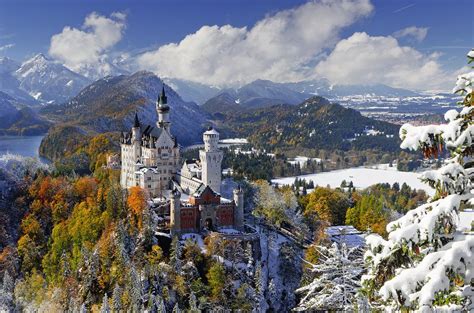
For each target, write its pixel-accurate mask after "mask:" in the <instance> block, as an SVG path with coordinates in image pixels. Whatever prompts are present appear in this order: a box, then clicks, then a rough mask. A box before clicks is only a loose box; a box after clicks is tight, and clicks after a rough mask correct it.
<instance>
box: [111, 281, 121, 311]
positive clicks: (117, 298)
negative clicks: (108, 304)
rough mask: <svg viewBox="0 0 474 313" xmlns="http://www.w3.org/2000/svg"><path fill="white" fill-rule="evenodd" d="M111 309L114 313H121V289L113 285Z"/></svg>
mask: <svg viewBox="0 0 474 313" xmlns="http://www.w3.org/2000/svg"><path fill="white" fill-rule="evenodd" d="M112 308H113V310H114V312H120V311H122V309H123V307H122V289H121V288H120V286H119V285H118V284H115V287H114V291H113V293H112Z"/></svg>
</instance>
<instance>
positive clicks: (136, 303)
mask: <svg viewBox="0 0 474 313" xmlns="http://www.w3.org/2000/svg"><path fill="white" fill-rule="evenodd" d="M129 279H130V285H129V288H130V297H131V303H132V306H133V307H136V308H137V309H138V308H140V305H141V302H142V301H141V292H142V288H141V282H140V275H139V274H138V273H137V270H136V269H135V266H134V265H132V266H131V269H130V278H129Z"/></svg>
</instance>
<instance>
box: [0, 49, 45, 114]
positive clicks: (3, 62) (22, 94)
mask: <svg viewBox="0 0 474 313" xmlns="http://www.w3.org/2000/svg"><path fill="white" fill-rule="evenodd" d="M19 68H20V64H19V63H18V62H16V61H14V60H12V59H10V58H6V57H4V58H0V91H2V92H4V93H6V94H8V95H9V96H11V97H12V98H14V99H16V100H18V101H21V102H23V103H25V104H29V105H35V104H38V102H37V101H36V100H35V99H34V98H33V97H32V96H30V95H29V94H28V92H26V91H24V90H22V89H21V87H20V81H18V79H17V78H16V77H15V75H14V73H15V71H16V70H18V69H19Z"/></svg>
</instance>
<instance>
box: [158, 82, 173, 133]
mask: <svg viewBox="0 0 474 313" xmlns="http://www.w3.org/2000/svg"><path fill="white" fill-rule="evenodd" d="M156 111H157V112H158V123H157V126H158V127H159V128H164V129H166V130H168V131H169V130H170V126H171V122H170V117H169V113H170V107H169V106H168V98H167V97H166V94H165V84H163V87H162V89H161V94H160V96H159V97H158V100H157V102H156Z"/></svg>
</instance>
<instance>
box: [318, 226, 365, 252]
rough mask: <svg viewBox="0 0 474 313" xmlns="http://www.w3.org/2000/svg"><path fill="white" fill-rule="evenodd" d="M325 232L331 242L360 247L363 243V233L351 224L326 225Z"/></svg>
mask: <svg viewBox="0 0 474 313" xmlns="http://www.w3.org/2000/svg"><path fill="white" fill-rule="evenodd" d="M326 234H327V235H328V237H329V239H330V240H331V241H332V242H336V243H346V245H347V246H348V247H360V246H364V245H365V234H364V233H362V232H361V231H359V230H357V229H356V228H355V227H354V226H352V225H340V226H330V227H327V228H326Z"/></svg>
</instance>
